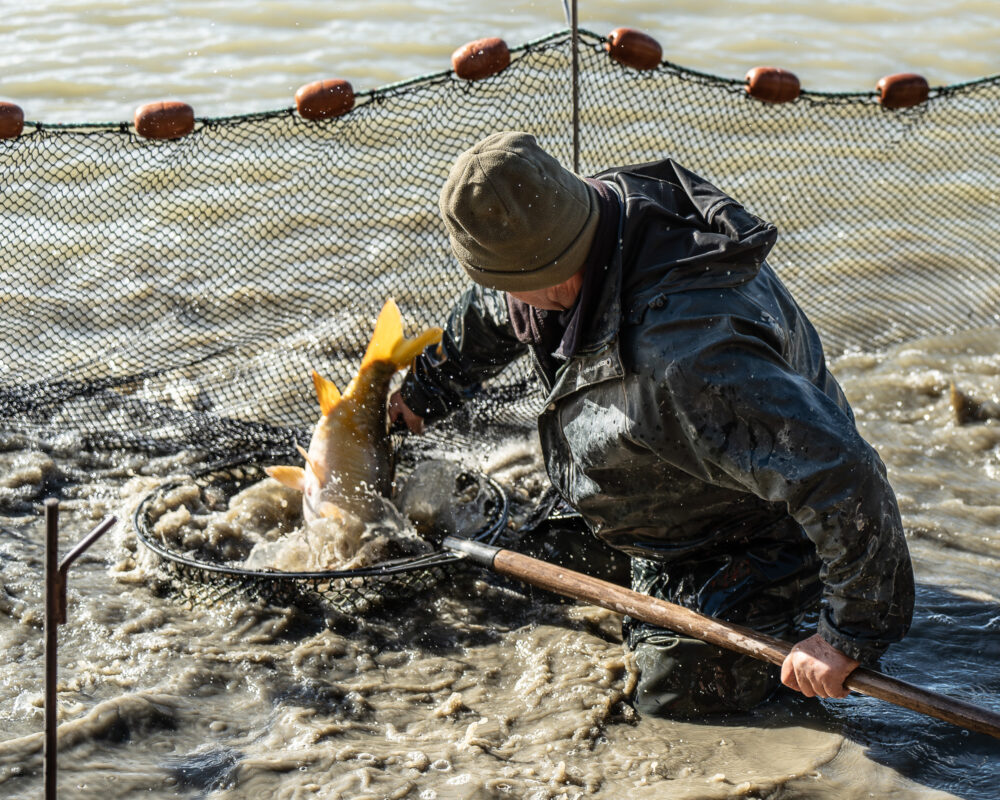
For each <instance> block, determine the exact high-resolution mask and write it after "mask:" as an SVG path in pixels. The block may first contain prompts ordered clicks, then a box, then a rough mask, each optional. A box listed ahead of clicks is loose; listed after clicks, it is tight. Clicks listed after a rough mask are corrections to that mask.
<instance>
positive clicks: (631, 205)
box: [597, 159, 778, 313]
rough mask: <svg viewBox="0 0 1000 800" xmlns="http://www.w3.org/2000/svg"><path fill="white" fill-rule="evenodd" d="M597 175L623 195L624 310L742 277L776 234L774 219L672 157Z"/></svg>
mask: <svg viewBox="0 0 1000 800" xmlns="http://www.w3.org/2000/svg"><path fill="white" fill-rule="evenodd" d="M597 177H598V178H599V179H601V180H604V181H607V182H609V183H611V184H613V185H614V186H615V187H616V188H617V189H618V192H619V194H620V195H621V197H622V199H623V201H624V203H625V210H626V213H625V219H626V220H627V223H626V228H625V230H624V231H623V232H622V240H621V241H622V252H621V261H622V271H623V276H622V277H623V285H622V290H623V300H624V305H625V308H623V311H625V312H626V313H628V312H629V311H633V310H635V309H636V306H637V305H643V304H645V303H647V302H649V301H650V300H652V299H653V298H654V297H655V296H660V295H667V294H673V293H675V292H681V291H689V290H692V289H712V288H721V287H726V286H738V285H741V284H744V283H746V282H747V281H750V280H752V279H753V278H754V276H756V275H757V272H758V271H759V270H760V267H761V265H762V264H763V263H764V259H765V258H766V257H767V254H768V253H769V252H770V250H771V248H772V247H773V246H774V243H775V240H776V239H777V236H778V232H777V229H776V228H775V227H774V225H772V224H771V223H769V222H765V221H764V220H762V219H760V218H759V217H756V216H754V215H753V214H751V213H750V212H749V211H747V210H746V209H745V208H744V207H743V206H742V205H740V204H739V203H738V202H736V201H735V200H733V198H731V197H730V196H729V195H727V194H725V193H724V192H722V191H720V190H719V189H717V188H716V187H715V186H713V185H712V184H711V183H709V182H708V181H706V180H705V179H703V178H701V177H699V176H698V175H696V174H694V173H693V172H691V171H689V170H687V169H685V168H684V167H682V166H681V165H680V164H677V163H676V162H675V161H673V160H671V159H667V160H665V161H658V162H655V163H650V164H640V165H635V166H628V167H620V168H617V169H613V170H608V171H607V172H603V173H601V174H599V175H598V176H597Z"/></svg>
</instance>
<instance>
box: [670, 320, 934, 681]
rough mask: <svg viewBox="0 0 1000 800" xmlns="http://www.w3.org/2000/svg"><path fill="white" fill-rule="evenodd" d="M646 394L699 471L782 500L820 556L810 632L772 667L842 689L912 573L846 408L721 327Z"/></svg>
mask: <svg viewBox="0 0 1000 800" xmlns="http://www.w3.org/2000/svg"><path fill="white" fill-rule="evenodd" d="M658 400H659V402H660V405H661V413H662V415H663V417H664V419H672V420H673V421H674V426H673V430H674V431H675V432H678V429H679V432H680V438H681V439H683V440H686V441H687V443H688V446H689V447H690V453H689V455H691V456H693V459H694V463H696V464H697V465H698V469H699V471H700V472H702V473H703V474H704V475H705V476H706V478H707V479H708V480H709V481H712V482H715V483H717V484H718V485H723V486H730V487H732V488H734V489H743V490H746V491H750V492H753V493H754V494H756V495H757V496H758V497H760V498H762V499H764V500H766V501H768V502H777V503H783V504H784V505H785V506H786V507H787V509H788V512H789V514H791V515H792V517H794V518H795V520H796V521H797V522H799V524H800V525H802V527H803V529H804V530H805V532H806V534H807V535H808V536H809V538H810V539H811V540H812V541H813V543H814V544H815V545H816V549H817V553H818V554H819V556H820V559H821V560H822V562H823V567H822V570H821V578H822V580H823V584H824V593H823V608H822V610H821V614H820V620H819V625H818V634H817V636H814V637H810V638H809V639H806V640H805V641H803V642H800V643H799V644H798V645H796V647H795V649H794V650H793V652H792V653H791V654H790V655H789V657H788V659H786V662H785V664H784V666H783V673H782V674H783V679H784V680H785V682H786V684H787V685H789V686H791V687H792V688H795V689H798V690H799V691H802V692H803V693H804V694H810V693H812V694H819V695H821V696H834V697H835V696H843V695H844V694H846V690H844V689H843V681H844V679H845V678H846V677H847V675H848V674H850V672H851V671H852V670H853V669H854V668H855V667H857V666H858V664H859V663H873V662H874V661H876V660H877V659H878V658H879V657H880V656H881V654H882V653H883V652H884V651H885V649H886V647H888V645H889V644H890V643H891V642H894V641H898V640H899V639H901V638H902V637H903V635H904V634H905V633H906V630H907V629H908V627H909V623H910V618H911V615H912V609H913V591H914V590H913V573H912V568H911V565H910V559H909V553H908V551H907V548H906V542H905V538H904V536H903V530H902V522H901V520H900V516H899V510H898V507H897V505H896V500H895V495H894V493H893V491H892V489H891V487H890V486H889V483H888V481H887V479H886V474H885V467H884V465H883V464H882V462H881V460H880V459H879V457H878V455H877V454H876V453H875V451H874V450H873V449H872V448H871V446H870V445H868V444H867V442H865V441H864V440H863V439H862V438H861V436H860V434H859V433H858V431H857V429H856V427H855V425H854V422H853V420H852V419H851V417H850V415H849V414H848V413H847V412H846V411H845V410H844V409H842V408H841V407H840V406H839V405H838V404H837V403H835V402H834V401H833V400H832V399H831V398H830V397H828V396H827V395H826V394H825V393H824V392H822V391H821V390H820V389H819V388H817V387H816V386H814V385H813V384H812V383H811V382H810V381H808V380H806V379H805V378H803V377H802V376H800V375H798V374H797V373H795V372H794V371H792V370H791V369H790V368H789V366H788V364H787V363H786V362H785V361H784V359H783V358H782V357H781V355H780V354H779V353H777V352H776V351H775V350H774V349H773V348H771V347H770V346H769V345H768V344H767V343H765V342H764V341H761V340H757V339H754V338H752V337H741V338H740V339H739V340H738V341H735V340H733V339H729V338H726V339H724V340H721V341H716V342H713V343H711V344H710V345H708V346H706V347H704V348H703V349H701V350H699V351H698V352H696V353H695V354H694V355H693V356H691V357H690V358H681V359H678V360H676V361H674V362H672V363H670V364H669V365H668V366H667V367H666V368H665V371H664V373H663V376H662V380H661V386H660V389H659V397H658Z"/></svg>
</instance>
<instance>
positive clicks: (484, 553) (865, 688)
mask: <svg viewBox="0 0 1000 800" xmlns="http://www.w3.org/2000/svg"><path fill="white" fill-rule="evenodd" d="M444 546H445V547H448V548H450V549H453V550H457V551H459V552H462V553H465V554H466V555H467V556H468V557H470V558H471V559H472V560H474V561H476V562H477V563H479V564H482V565H484V566H487V567H490V568H491V569H492V570H494V571H495V572H497V573H499V574H501V575H508V576H510V577H512V578H517V579H518V580H521V581H524V582H525V583H530V584H531V585H533V586H537V587H539V588H541V589H547V590H548V591H550V592H555V593H556V594H561V595H564V596H566V597H573V598H575V599H577V600H582V601H584V602H586V603H592V604H593V605H597V606H601V607H603V608H607V609H610V610H612V611H617V612H618V613H619V614H628V615H629V616H630V617H633V618H634V619H639V620H642V621H643V622H649V623H650V624H652V625H656V626H657V627H660V628H667V629H669V630H672V631H676V632H677V633H683V634H685V635H687V636H691V637H693V638H695V639H700V640H701V641H703V642H708V643H710V644H714V645H717V646H719V647H724V648H725V649H727V650H734V651H736V652H737V653H743V654H745V655H748V656H751V657H753V658H756V659H759V660H760V661H767V662H770V663H771V664H777V665H780V664H781V663H782V662H783V661H784V660H785V656H787V655H788V652H789V651H790V650H791V649H792V645H791V644H790V643H788V642H784V641H782V640H781V639H775V638H774V637H773V636H767V635H765V634H763V633H758V632H757V631H754V630H751V629H750V628H745V627H743V626H741V625H735V624H733V623H731V622H722V621H721V620H717V619H714V618H712V617H707V616H705V615H704V614H699V613H698V612H696V611H692V610H691V609H689V608H684V607H683V606H679V605H676V604H674V603H668V602H667V601H666V600H660V599H658V598H655V597H650V596H649V595H645V594H640V593H639V592H634V591H632V590H631V589H626V588H625V587H623V586H619V585H618V584H615V583H609V582H608V581H602V580H600V579H599V578H592V577H590V576H589V575H584V574H582V573H580V572H574V571H573V570H568V569H564V568H562V567H557V566H555V565H554V564H549V563H548V562H546V561H540V560H539V559H537V558H531V557H529V556H525V555H522V554H520V553H516V552H514V551H513V550H503V549H500V548H498V547H492V546H490V545H484V544H482V543H480V542H470V541H468V540H465V539H458V538H456V537H454V536H449V537H446V538H445V540H444ZM844 685H845V686H846V687H847V688H848V689H851V690H853V691H855V692H860V693H861V694H866V695H869V696H871V697H876V698H878V699H879V700H886V701H888V702H890V703H894V704H895V705H898V706H902V707H903V708H908V709H910V710H911V711H917V712H919V713H921V714H927V715H928V716H931V717H936V718H937V719H940V720H944V721H945V722H950V723H952V724H953V725H958V726H959V727H962V728H967V729H968V730H970V731H977V732H978V733H985V734H987V735H989V736H995V737H996V738H998V739H1000V714H997V713H996V712H994V711H990V710H989V709H985V708H980V707H979V706H974V705H972V704H971V703H966V702H964V701H962V700H956V699H954V698H952V697H947V696H945V695H941V694H937V693H935V692H931V691H929V690H927V689H922V688H920V687H919V686H914V685H913V684H910V683H906V682H905V681H901V680H898V679H897V678H890V677H889V676H888V675H884V674H882V673H881V672H878V671H876V670H872V669H867V668H866V667H858V668H857V669H856V670H854V672H852V673H851V674H850V675H849V676H848V677H847V680H846V681H844Z"/></svg>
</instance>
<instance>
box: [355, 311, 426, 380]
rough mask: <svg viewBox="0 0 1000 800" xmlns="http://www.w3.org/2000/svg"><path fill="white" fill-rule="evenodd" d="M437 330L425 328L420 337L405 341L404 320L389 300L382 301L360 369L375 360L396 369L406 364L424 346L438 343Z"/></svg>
mask: <svg viewBox="0 0 1000 800" xmlns="http://www.w3.org/2000/svg"><path fill="white" fill-rule="evenodd" d="M441 334H442V331H441V329H440V328H428V329H427V330H425V331H424V332H423V333H421V334H420V335H419V336H416V337H414V338H413V339H407V338H406V336H404V335H403V317H402V315H401V314H400V313H399V307H398V306H397V305H396V303H395V301H394V300H393V299H392V298H389V299H388V300H386V301H385V305H384V306H382V311H381V312H380V313H379V315H378V321H377V322H376V323H375V331H374V333H372V338H371V341H370V342H369V343H368V349H367V350H366V351H365V357H364V358H363V359H362V360H361V366H362V368H363V367H365V366H367V365H368V364H371V363H372V362H375V361H389V362H391V363H392V364H394V365H395V367H396V368H397V369H401V368H402V367H405V366H406V365H407V364H409V363H410V362H411V361H412V360H413V359H414V358H415V357H416V356H417V354H418V353H420V352H421V351H422V350H423V349H424V348H425V347H427V345H429V344H434V343H435V342H440V341H441Z"/></svg>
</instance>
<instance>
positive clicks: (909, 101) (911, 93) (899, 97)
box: [875, 72, 931, 108]
mask: <svg viewBox="0 0 1000 800" xmlns="http://www.w3.org/2000/svg"><path fill="white" fill-rule="evenodd" d="M875 90H876V91H877V92H878V101H879V103H881V104H882V108H910V107H911V106H917V105H920V104H921V103H922V102H924V101H925V100H926V99H927V96H928V95H929V94H930V91H931V90H930V86H928V85H927V80H926V79H925V78H924V76H923V75H917V74H916V73H913V72H899V73H897V74H895V75H886V76H885V77H884V78H882V80H880V81H879V82H878V85H877V86H876V87H875Z"/></svg>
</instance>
